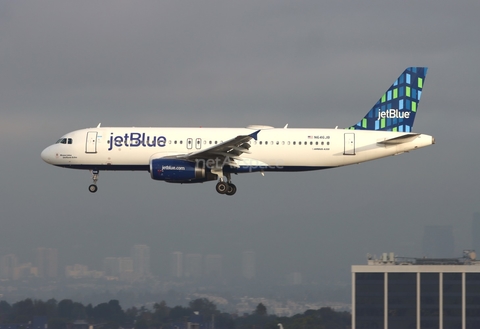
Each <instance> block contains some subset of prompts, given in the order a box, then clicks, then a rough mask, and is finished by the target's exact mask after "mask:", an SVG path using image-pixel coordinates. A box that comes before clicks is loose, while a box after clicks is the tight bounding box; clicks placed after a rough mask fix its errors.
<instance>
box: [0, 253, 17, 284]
mask: <svg viewBox="0 0 480 329" xmlns="http://www.w3.org/2000/svg"><path fill="white" fill-rule="evenodd" d="M17 263H18V260H17V256H15V255H14V254H8V255H4V256H2V258H1V263H0V275H1V278H2V279H10V280H12V279H13V278H14V275H15V268H16V267H17Z"/></svg>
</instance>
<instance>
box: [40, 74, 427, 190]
mask: <svg viewBox="0 0 480 329" xmlns="http://www.w3.org/2000/svg"><path fill="white" fill-rule="evenodd" d="M426 74H427V68H426V67H409V68H407V69H406V70H405V71H404V72H403V73H402V74H401V75H400V77H399V78H398V79H397V80H396V81H395V82H394V83H393V85H392V86H391V87H390V89H388V90H387V92H386V93H385V94H384V95H383V96H382V97H381V98H380V99H379V100H378V102H377V103H376V104H375V105H374V106H373V108H372V109H371V110H370V111H369V112H368V113H367V115H366V116H365V117H364V118H363V119H362V120H360V122H358V123H357V124H355V125H353V126H351V127H348V128H346V129H336V128H335V129H319V128H304V129H291V128H287V126H285V127H283V128H273V127H270V126H259V125H253V126H248V127H246V128H134V127H130V128H128V127H101V125H100V124H99V125H98V126H97V127H96V128H88V129H81V130H76V131H73V132H70V133H68V134H66V135H64V136H62V137H61V138H60V139H59V140H58V141H57V142H56V143H55V144H53V145H51V146H49V147H47V148H46V149H44V150H43V152H42V154H41V156H42V159H43V160H44V161H45V162H47V163H49V164H52V165H55V166H58V167H64V168H72V169H86V170H90V171H91V172H92V175H93V184H91V185H90V186H89V190H90V192H92V193H93V192H96V191H97V180H98V174H99V172H100V171H102V170H140V171H148V172H149V173H150V176H151V178H152V179H154V180H160V181H165V182H169V183H202V182H206V181H211V180H218V183H217V185H216V190H217V192H218V193H220V194H226V195H234V194H235V192H236V191H237V188H236V186H235V185H234V184H233V183H232V180H231V176H232V174H238V173H251V172H261V173H262V174H263V173H264V172H270V171H277V172H285V171H290V172H292V171H312V170H320V169H328V168H335V167H340V166H346V165H350V164H355V163H360V162H365V161H370V160H374V159H379V158H383V157H387V156H390V155H396V154H400V153H403V152H408V151H410V150H414V149H417V148H421V147H425V146H428V145H431V144H434V143H435V139H434V138H433V137H432V136H429V135H424V134H419V133H414V132H412V127H413V122H414V120H415V116H416V114H417V110H418V103H419V101H420V97H421V96H422V90H423V85H424V82H425V76H426Z"/></svg>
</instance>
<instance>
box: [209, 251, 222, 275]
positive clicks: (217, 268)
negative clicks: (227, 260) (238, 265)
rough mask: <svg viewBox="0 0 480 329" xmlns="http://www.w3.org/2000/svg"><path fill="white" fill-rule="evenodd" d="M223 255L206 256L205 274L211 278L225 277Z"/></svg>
mask: <svg viewBox="0 0 480 329" xmlns="http://www.w3.org/2000/svg"><path fill="white" fill-rule="evenodd" d="M222 263H223V256H222V255H206V256H205V275H206V276H208V277H210V278H217V279H219V278H222V277H223V265H222Z"/></svg>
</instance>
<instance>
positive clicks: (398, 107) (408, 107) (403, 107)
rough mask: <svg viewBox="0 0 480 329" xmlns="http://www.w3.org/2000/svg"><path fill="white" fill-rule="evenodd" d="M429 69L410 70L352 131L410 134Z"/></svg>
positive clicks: (412, 68)
mask: <svg viewBox="0 0 480 329" xmlns="http://www.w3.org/2000/svg"><path fill="white" fill-rule="evenodd" d="M427 70H428V69H427V68H426V67H409V68H407V69H406V70H405V71H403V73H402V74H401V75H400V76H399V77H398V79H397V80H396V81H395V82H394V83H393V85H392V86H391V87H390V88H389V89H388V90H387V92H386V93H385V94H384V95H383V96H382V98H380V99H379V100H378V102H377V103H376V104H375V105H374V106H373V107H372V109H371V110H370V111H369V112H368V113H367V115H366V116H365V117H364V118H363V119H362V120H361V121H360V122H359V123H357V124H356V125H354V126H351V127H349V128H347V129H352V130H386V131H399V132H411V131H412V127H413V122H414V121H415V115H416V114H417V109H418V103H419V102H420V97H421V96H422V90H423V85H424V84H425V77H426V75H427Z"/></svg>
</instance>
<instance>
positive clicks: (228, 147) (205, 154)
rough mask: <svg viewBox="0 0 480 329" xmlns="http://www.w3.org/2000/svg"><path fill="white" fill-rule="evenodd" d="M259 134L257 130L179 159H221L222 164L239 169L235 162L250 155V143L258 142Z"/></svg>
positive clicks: (184, 155)
mask: <svg viewBox="0 0 480 329" xmlns="http://www.w3.org/2000/svg"><path fill="white" fill-rule="evenodd" d="M259 132H260V130H257V131H255V132H253V133H251V134H250V135H240V136H237V137H235V138H232V139H229V140H227V141H225V142H223V143H220V144H217V145H214V146H212V147H209V148H206V149H204V150H200V151H197V152H192V153H188V154H183V155H181V156H178V157H179V158H183V159H185V160H194V159H219V161H220V162H221V163H224V164H227V165H230V166H232V167H238V164H236V163H235V160H236V159H238V157H239V156H240V155H242V154H243V153H247V154H250V151H249V149H250V146H251V145H250V144H249V142H250V141H251V140H252V139H255V140H257V135H258V133H259Z"/></svg>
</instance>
